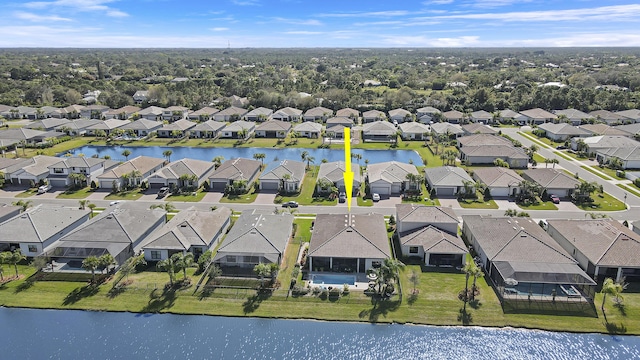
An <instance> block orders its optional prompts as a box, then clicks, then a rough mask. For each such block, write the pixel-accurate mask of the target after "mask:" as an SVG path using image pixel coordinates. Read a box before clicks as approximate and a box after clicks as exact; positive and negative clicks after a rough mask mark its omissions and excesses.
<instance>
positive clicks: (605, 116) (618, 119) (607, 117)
mask: <svg viewBox="0 0 640 360" xmlns="http://www.w3.org/2000/svg"><path fill="white" fill-rule="evenodd" d="M589 115H591V116H593V117H594V118H595V119H596V120H597V121H600V122H604V123H605V124H607V125H616V124H630V123H634V122H635V120H633V119H630V118H628V117H626V116H624V115H620V114H616V113H613V112H611V111H609V110H595V111H592V112H590V113H589Z"/></svg>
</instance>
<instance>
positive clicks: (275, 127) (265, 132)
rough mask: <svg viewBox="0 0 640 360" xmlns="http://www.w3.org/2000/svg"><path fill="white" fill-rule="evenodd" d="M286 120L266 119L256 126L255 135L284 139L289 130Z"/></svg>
mask: <svg viewBox="0 0 640 360" xmlns="http://www.w3.org/2000/svg"><path fill="white" fill-rule="evenodd" d="M291 128H292V125H291V123H290V122H288V121H280V120H267V121H265V122H263V123H262V124H260V125H258V126H256V137H264V138H278V139H284V138H285V137H287V135H288V134H289V132H290V131H291Z"/></svg>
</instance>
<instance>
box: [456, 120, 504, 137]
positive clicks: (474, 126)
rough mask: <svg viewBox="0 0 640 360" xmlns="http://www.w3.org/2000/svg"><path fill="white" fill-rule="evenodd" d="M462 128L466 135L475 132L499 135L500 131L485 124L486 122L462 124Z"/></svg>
mask: <svg viewBox="0 0 640 360" xmlns="http://www.w3.org/2000/svg"><path fill="white" fill-rule="evenodd" d="M462 130H463V131H464V133H465V134H466V135H473V134H487V135H497V134H498V132H497V131H495V130H493V129H492V128H491V127H490V126H488V125H485V124H484V123H471V124H466V125H462Z"/></svg>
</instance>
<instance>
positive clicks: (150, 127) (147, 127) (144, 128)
mask: <svg viewBox="0 0 640 360" xmlns="http://www.w3.org/2000/svg"><path fill="white" fill-rule="evenodd" d="M160 128H162V123H161V122H159V121H155V120H148V119H145V118H141V119H138V120H136V121H132V122H130V123H128V124H125V125H123V126H121V127H120V129H122V130H124V131H125V132H128V131H130V130H131V131H133V132H134V133H135V134H136V136H147V135H149V134H151V133H152V132H154V131H157V130H159V129H160Z"/></svg>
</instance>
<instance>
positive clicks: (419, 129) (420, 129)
mask: <svg viewBox="0 0 640 360" xmlns="http://www.w3.org/2000/svg"><path fill="white" fill-rule="evenodd" d="M398 127H399V128H400V130H401V131H402V133H403V134H424V133H428V132H430V131H431V128H430V127H429V125H425V124H421V123H419V122H414V121H409V122H404V123H402V124H400V125H398Z"/></svg>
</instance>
